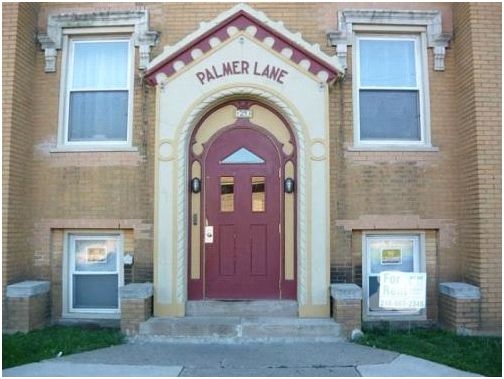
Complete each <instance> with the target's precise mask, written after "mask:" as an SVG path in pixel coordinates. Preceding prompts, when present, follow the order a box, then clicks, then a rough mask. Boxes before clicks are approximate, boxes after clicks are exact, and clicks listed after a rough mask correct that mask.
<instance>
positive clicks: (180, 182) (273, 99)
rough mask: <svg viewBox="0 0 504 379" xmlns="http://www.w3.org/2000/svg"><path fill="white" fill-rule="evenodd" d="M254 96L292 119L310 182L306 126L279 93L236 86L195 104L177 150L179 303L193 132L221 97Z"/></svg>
mask: <svg viewBox="0 0 504 379" xmlns="http://www.w3.org/2000/svg"><path fill="white" fill-rule="evenodd" d="M236 95H240V96H253V97H256V98H259V99H261V100H264V101H266V102H268V103H269V104H271V105H273V106H274V107H275V108H277V109H278V110H279V111H280V112H281V113H282V114H283V115H284V116H285V117H286V118H287V119H288V120H289V123H290V125H291V126H292V127H293V131H294V133H295V136H296V142H297V147H298V164H297V166H298V167H297V168H298V175H299V180H300V181H302V182H305V181H306V167H305V159H306V151H305V138H304V134H303V127H302V124H301V122H300V121H299V119H298V118H297V117H296V115H295V114H294V113H293V112H292V110H291V109H290V108H289V106H288V105H287V104H285V103H284V101H283V100H281V99H280V98H278V97H277V96H275V95H273V94H271V93H270V92H267V91H265V90H262V89H257V88H253V87H245V86H241V87H236V88H230V89H225V90H221V91H219V92H216V93H214V94H212V95H210V96H209V97H207V98H206V99H204V100H202V101H201V102H200V103H199V105H198V106H197V107H195V108H194V109H193V110H192V111H191V113H190V114H189V116H188V117H187V119H186V120H185V122H184V125H183V129H182V131H181V133H180V140H179V144H178V151H177V157H178V159H177V172H178V175H177V188H178V192H177V225H178V230H177V233H178V239H177V252H176V254H177V285H176V298H177V302H179V303H183V302H184V301H185V300H186V280H185V279H186V267H187V266H186V264H187V262H186V261H187V258H186V251H187V238H186V236H187V221H188V217H189V216H188V214H187V202H188V193H187V185H186V183H187V182H188V180H189V178H188V177H187V175H188V173H187V165H188V155H187V151H188V149H189V139H190V135H191V132H192V130H193V128H194V126H195V125H196V123H197V121H198V120H199V119H200V118H201V117H202V116H203V115H204V114H205V113H206V112H207V111H208V110H209V109H211V108H212V107H213V106H214V105H215V104H218V103H219V101H220V100H222V99H224V98H228V97H231V96H236ZM298 195H299V197H298V201H299V203H298V213H297V214H298V250H297V252H298V261H299V264H298V267H299V271H298V303H299V304H306V303H307V299H308V296H307V295H308V292H307V282H308V281H307V279H308V270H307V266H308V257H307V230H308V229H307V214H308V211H307V208H306V190H305V186H299V187H298Z"/></svg>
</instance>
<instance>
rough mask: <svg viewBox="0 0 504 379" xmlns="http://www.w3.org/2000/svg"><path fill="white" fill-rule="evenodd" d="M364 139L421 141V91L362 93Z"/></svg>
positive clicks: (362, 138) (361, 124)
mask: <svg viewBox="0 0 504 379" xmlns="http://www.w3.org/2000/svg"><path fill="white" fill-rule="evenodd" d="M359 101H360V139H361V140H401V141H420V140H421V134H420V111H419V109H420V106H419V99H418V91H376V90H361V91H360V96H359Z"/></svg>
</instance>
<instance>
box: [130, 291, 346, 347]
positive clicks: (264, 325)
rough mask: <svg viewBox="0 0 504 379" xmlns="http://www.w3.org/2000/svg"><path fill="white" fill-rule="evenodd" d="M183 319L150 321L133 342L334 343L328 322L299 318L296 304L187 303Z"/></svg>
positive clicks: (337, 336)
mask: <svg viewBox="0 0 504 379" xmlns="http://www.w3.org/2000/svg"><path fill="white" fill-rule="evenodd" d="M186 309H187V312H186V313H187V316H186V317H153V318H151V319H149V320H147V321H146V322H144V323H142V324H140V328H139V334H138V335H137V336H136V337H134V339H135V340H144V341H157V342H182V343H193V342H194V343H197V342H215V343H242V342H293V341H298V342H337V341H343V340H344V338H343V337H342V336H341V330H340V325H339V324H337V323H336V322H334V320H333V319H331V318H298V317H297V303H296V302H284V301H244V302H227V301H226V302H223V301H215V302H213V301H204V302H189V303H188V304H187V308H186Z"/></svg>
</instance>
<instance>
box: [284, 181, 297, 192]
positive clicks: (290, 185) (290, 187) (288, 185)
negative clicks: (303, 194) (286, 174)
mask: <svg viewBox="0 0 504 379" xmlns="http://www.w3.org/2000/svg"><path fill="white" fill-rule="evenodd" d="M294 187H295V183H294V179H292V178H285V180H284V191H285V193H293V192H294Z"/></svg>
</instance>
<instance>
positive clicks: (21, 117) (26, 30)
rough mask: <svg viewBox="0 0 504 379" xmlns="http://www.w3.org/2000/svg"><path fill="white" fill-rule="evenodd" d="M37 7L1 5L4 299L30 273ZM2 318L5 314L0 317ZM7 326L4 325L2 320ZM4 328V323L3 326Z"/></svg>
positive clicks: (26, 4) (29, 4)
mask: <svg viewBox="0 0 504 379" xmlns="http://www.w3.org/2000/svg"><path fill="white" fill-rule="evenodd" d="M38 8H39V5H38V4H36V3H4V4H2V20H3V24H2V41H3V45H2V62H3V66H2V81H3V82H2V139H3V140H2V149H3V150H2V162H3V166H2V168H3V172H2V178H3V182H2V201H3V207H2V216H3V229H2V237H3V240H2V252H3V253H2V299H3V308H4V309H5V288H6V285H7V284H9V283H13V282H16V281H19V280H22V279H25V278H26V277H27V276H28V275H29V273H30V254H31V251H30V249H29V246H28V244H27V243H26V241H27V240H28V236H29V232H30V230H29V228H27V223H28V222H27V221H28V218H29V214H30V212H31V206H30V204H31V202H30V198H29V196H28V194H29V189H30V185H31V176H30V173H31V165H30V163H31V143H32V131H33V129H32V120H31V113H32V112H31V110H32V105H33V103H32V100H33V99H32V97H31V94H32V89H33V76H34V70H35V68H34V58H35V54H36V46H35V39H34V37H35V35H36V25H37V12H38ZM4 317H5V314H4ZM4 321H5V319H4ZM4 324H5V322H4Z"/></svg>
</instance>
